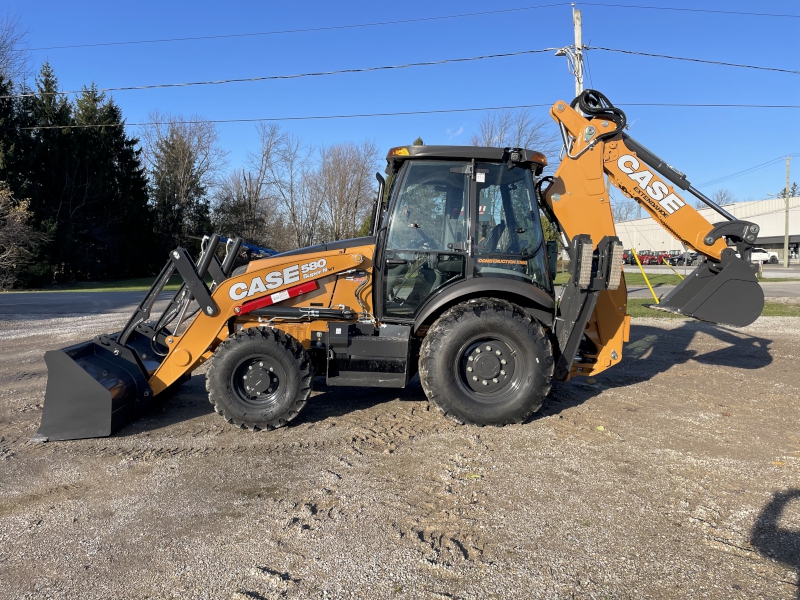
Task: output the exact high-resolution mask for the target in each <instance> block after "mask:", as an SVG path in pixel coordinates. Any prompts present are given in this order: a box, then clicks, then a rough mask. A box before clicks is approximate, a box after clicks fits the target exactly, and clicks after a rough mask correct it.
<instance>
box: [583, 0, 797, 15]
mask: <svg viewBox="0 0 800 600" xmlns="http://www.w3.org/2000/svg"><path fill="white" fill-rule="evenodd" d="M577 4H582V5H583V6H609V7H614V8H636V9H643V10H670V11H675V12H690V13H709V14H719V15H739V16H747V17H779V18H789V19H800V15H790V14H781V13H759V12H745V11H739V10H718V9H711V8H676V7H674V6H643V5H638V4H609V3H606V2H578V3H577Z"/></svg>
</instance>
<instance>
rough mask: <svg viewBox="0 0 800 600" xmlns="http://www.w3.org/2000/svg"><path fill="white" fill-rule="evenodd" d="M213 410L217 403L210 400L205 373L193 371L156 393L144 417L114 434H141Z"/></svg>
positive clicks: (200, 415)
mask: <svg viewBox="0 0 800 600" xmlns="http://www.w3.org/2000/svg"><path fill="white" fill-rule="evenodd" d="M213 412H214V407H213V406H211V403H210V402H209V401H208V392H206V377H205V375H194V376H193V377H192V378H191V379H188V380H187V381H185V382H184V383H183V385H180V386H178V387H176V388H175V389H174V390H172V389H168V390H166V391H165V392H163V393H162V394H159V395H158V396H156V398H155V401H154V402H153V404H152V405H151V406H150V407H149V408H148V410H147V411H146V412H145V413H144V414H143V415H142V416H141V417H139V418H138V419H136V420H134V421H132V422H131V423H130V424H129V425H127V426H125V427H123V428H122V429H120V430H119V431H117V432H115V433H114V434H113V437H129V436H133V435H139V434H140V433H143V432H145V431H155V430H156V429H161V428H163V427H169V426H170V425H175V424H176V423H182V422H184V421H190V420H191V419H195V418H197V417H202V416H203V415H207V414H210V413H213ZM223 424H224V423H223Z"/></svg>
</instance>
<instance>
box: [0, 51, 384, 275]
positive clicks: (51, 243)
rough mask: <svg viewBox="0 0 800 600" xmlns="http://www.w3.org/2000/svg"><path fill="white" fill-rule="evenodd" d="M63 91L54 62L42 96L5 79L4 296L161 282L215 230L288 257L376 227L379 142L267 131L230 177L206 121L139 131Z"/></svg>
mask: <svg viewBox="0 0 800 600" xmlns="http://www.w3.org/2000/svg"><path fill="white" fill-rule="evenodd" d="M58 92H59V85H58V79H57V77H56V75H55V73H54V72H53V69H52V67H51V66H50V65H49V64H47V63H45V64H44V65H43V67H42V69H41V71H40V72H39V74H38V75H37V76H36V77H35V79H34V86H33V87H32V88H29V87H27V86H25V85H24V84H23V85H16V84H15V83H14V82H13V81H11V80H10V79H9V78H6V77H2V76H0V96H4V98H2V99H0V287H2V289H7V288H9V287H12V286H14V285H17V286H21V287H31V286H43V285H49V284H53V283H64V282H72V281H80V280H102V279H120V278H125V277H137V276H147V275H151V274H152V273H154V272H157V271H158V269H159V268H160V266H161V265H162V263H163V262H164V261H165V260H166V257H167V253H168V252H169V250H171V249H173V248H175V247H178V246H183V247H187V248H190V249H192V250H194V251H195V252H196V250H197V248H198V240H199V238H200V237H202V236H203V235H204V234H208V233H210V232H211V231H217V232H219V233H221V234H223V235H226V236H228V237H235V236H241V237H243V238H244V240H245V241H246V242H248V243H250V244H255V245H258V246H265V247H269V248H272V249H276V250H279V251H283V250H289V249H292V248H297V247H299V246H307V245H311V244H314V243H318V242H321V241H323V240H339V239H346V238H349V237H355V236H357V235H358V234H359V232H360V231H361V230H363V229H364V227H365V223H367V222H368V214H369V212H370V207H371V206H372V203H373V202H374V200H375V195H376V193H377V187H376V185H375V178H374V173H375V170H376V168H377V165H378V149H377V146H376V144H375V143H374V142H372V141H370V140H365V141H363V142H360V143H356V142H342V143H337V144H332V145H323V146H319V147H316V148H314V147H312V146H310V145H308V144H306V143H304V141H303V140H301V139H300V138H299V137H297V136H295V135H293V134H291V133H288V132H285V131H282V130H281V129H280V128H279V127H278V126H277V125H274V124H269V125H266V124H260V125H258V133H259V139H260V145H259V148H258V150H257V151H255V152H251V153H250V154H249V155H248V157H247V161H246V164H245V166H244V167H242V168H237V169H234V170H231V171H230V172H225V167H226V164H227V161H226V154H227V153H226V152H224V151H223V150H222V148H221V147H220V145H219V139H218V134H217V131H216V129H215V127H214V125H213V124H212V123H209V122H208V121H207V120H204V119H202V118H199V117H182V116H179V115H169V114H161V113H157V112H156V113H152V114H151V115H150V118H149V122H150V123H151V124H149V125H147V126H145V127H143V128H142V130H141V137H134V136H131V135H130V134H129V133H128V132H127V130H126V127H125V124H124V119H123V115H122V111H121V109H120V108H119V106H118V105H117V104H116V103H115V102H114V100H113V98H109V97H107V96H106V95H105V94H103V93H101V92H99V91H98V90H97V88H96V87H95V86H94V85H92V86H90V87H85V88H84V89H83V90H82V91H81V93H80V94H78V95H77V96H76V97H75V99H74V100H69V99H68V98H66V97H65V96H64V95H63V94H59V93H58ZM20 96H22V97H20Z"/></svg>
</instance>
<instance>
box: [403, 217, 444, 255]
mask: <svg viewBox="0 0 800 600" xmlns="http://www.w3.org/2000/svg"><path fill="white" fill-rule="evenodd" d="M408 226H409V227H412V228H414V230H415V231H416V233H418V234H419V237H421V238H422V243H423V244H427V245H428V248H427V249H428V250H438V249H439V245H438V244H437V243H436V241H435V240H434V239H433V238H432V237H431V236H429V235H428V234H427V233H425V232H424V231H423V230H422V229H421V228H420V226H419V224H418V223H409V225H408ZM408 249H409V250H418V248H408Z"/></svg>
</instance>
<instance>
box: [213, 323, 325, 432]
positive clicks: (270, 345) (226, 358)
mask: <svg viewBox="0 0 800 600" xmlns="http://www.w3.org/2000/svg"><path fill="white" fill-rule="evenodd" d="M312 381H313V372H312V369H311V362H310V361H309V357H308V354H307V353H306V351H305V350H304V349H303V347H302V346H301V345H300V342H298V341H297V340H296V339H294V338H293V337H292V336H290V335H286V334H285V333H283V332H282V331H280V330H273V329H266V330H262V329H260V328H255V327H252V328H248V329H244V330H242V331H239V332H236V333H235V334H233V335H232V336H231V337H229V338H228V339H227V340H225V341H224V342H223V343H222V344H220V346H219V347H218V348H217V350H216V351H215V352H214V357H213V358H212V360H211V366H210V367H209V369H208V374H207V375H206V389H207V390H208V399H209V401H210V402H211V404H213V405H214V410H216V411H217V412H218V413H220V414H221V415H222V416H223V417H225V419H226V420H227V421H228V422H229V423H233V424H235V425H238V426H239V427H242V428H247V429H254V430H255V429H275V428H276V427H282V426H284V425H286V424H287V423H288V422H289V421H291V420H292V419H294V418H295V417H296V416H297V415H298V413H299V412H300V410H301V409H302V408H303V407H304V406H305V404H306V402H307V401H308V397H309V395H310V394H311V384H312Z"/></svg>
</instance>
